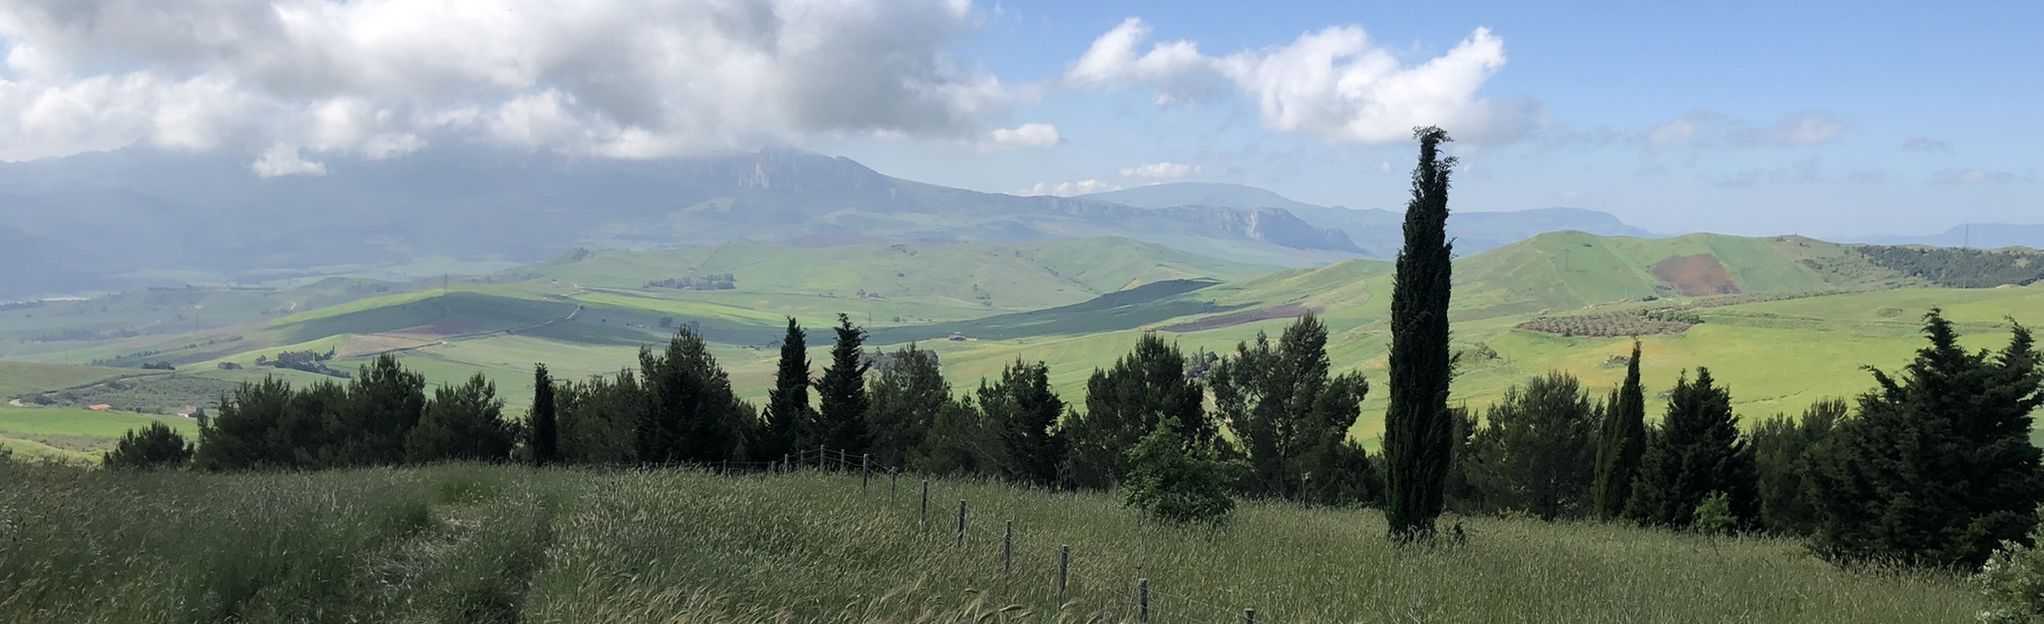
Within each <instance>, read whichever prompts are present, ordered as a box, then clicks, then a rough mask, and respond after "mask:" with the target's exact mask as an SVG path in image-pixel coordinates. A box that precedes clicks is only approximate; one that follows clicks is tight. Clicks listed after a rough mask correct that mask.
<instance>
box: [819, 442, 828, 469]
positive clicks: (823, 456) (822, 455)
mask: <svg viewBox="0 0 2044 624" xmlns="http://www.w3.org/2000/svg"><path fill="white" fill-rule="evenodd" d="M829 455H830V453H826V452H824V450H823V445H821V444H818V445H816V470H817V471H818V472H821V471H822V470H823V458H825V457H828V456H829Z"/></svg>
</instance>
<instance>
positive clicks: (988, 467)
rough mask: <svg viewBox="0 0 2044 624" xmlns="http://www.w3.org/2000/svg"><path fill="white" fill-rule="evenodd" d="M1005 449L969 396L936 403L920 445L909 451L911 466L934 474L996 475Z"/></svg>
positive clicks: (1001, 465) (909, 465)
mask: <svg viewBox="0 0 2044 624" xmlns="http://www.w3.org/2000/svg"><path fill="white" fill-rule="evenodd" d="M1006 456H1007V454H1006V452H1005V451H1004V450H1003V449H1002V448H1001V440H1000V437H999V436H998V435H997V433H996V432H995V431H994V429H993V426H992V425H991V424H990V423H988V422H987V419H986V416H985V415H983V414H981V413H980V411H979V409H977V408H975V407H973V405H972V402H971V401H969V400H959V399H952V400H948V401H945V402H944V403H943V404H942V405H940V406H939V408H938V410H937V413H936V419H935V420H934V421H932V422H931V423H930V431H929V433H928V434H926V435H924V436H923V443H922V445H921V446H918V447H916V448H915V450H914V451H912V452H911V453H910V455H909V460H908V467H909V469H910V470H913V471H916V472H921V473H928V474H937V475H965V474H978V475H988V476H999V475H1000V474H1001V472H1000V471H1001V469H1002V467H1003V465H1004V458H1005V457H1006Z"/></svg>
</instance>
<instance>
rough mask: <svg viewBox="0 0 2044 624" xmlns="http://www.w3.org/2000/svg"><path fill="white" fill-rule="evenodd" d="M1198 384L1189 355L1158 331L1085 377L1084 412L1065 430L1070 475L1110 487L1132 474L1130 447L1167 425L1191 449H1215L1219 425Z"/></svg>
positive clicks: (1087, 484) (1093, 485) (1077, 480)
mask: <svg viewBox="0 0 2044 624" xmlns="http://www.w3.org/2000/svg"><path fill="white" fill-rule="evenodd" d="M1205 399H1206V396H1205V394H1204V393H1202V392H1201V391H1200V388H1199V383H1198V382H1195V381H1193V380H1191V379H1188V378H1187V377H1186V376H1185V355H1184V354H1183V353H1181V352H1180V351H1179V350H1178V347H1177V345H1173V344H1170V343H1166V342H1164V339H1163V338H1159V337H1157V336H1156V335H1155V334H1144V335H1143V336H1142V337H1141V338H1139V339H1137V340H1136V346H1135V349H1134V350H1133V351H1131V352H1129V353H1128V354H1127V355H1124V356H1122V357H1121V358H1119V359H1117V360H1115V362H1114V366H1113V367H1112V368H1109V369H1107V370H1100V369H1094V370H1093V376H1092V377H1090V378H1088V379H1087V380H1086V412H1085V413H1084V414H1081V415H1079V416H1078V417H1076V418H1074V419H1073V420H1072V422H1071V423H1070V424H1069V426H1068V427H1067V428H1066V431H1067V434H1066V436H1065V439H1066V440H1067V441H1068V442H1069V443H1070V444H1071V458H1072V479H1073V481H1074V483H1075V484H1076V485H1078V486H1081V487H1089V488H1108V487H1113V486H1114V485H1115V484H1117V483H1120V482H1122V481H1123V480H1125V479H1126V478H1128V459H1127V456H1128V450H1129V448H1131V447H1134V446H1135V445H1136V443H1137V442H1140V441H1142V439H1143V438H1144V437H1145V436H1148V435H1149V434H1150V433H1151V432H1153V431H1156V430H1158V429H1159V428H1163V429H1165V430H1168V431H1170V432H1172V433H1173V434H1175V435H1177V436H1178V438H1179V440H1180V441H1181V442H1182V443H1183V444H1185V445H1187V446H1188V447H1199V448H1211V447H1212V446H1213V444H1214V442H1215V440H1216V438H1217V437H1218V429H1219V427H1218V426H1217V425H1215V424H1214V422H1213V420H1212V419H1210V418H1208V417H1207V413H1206V409H1205V408H1204V407H1203V406H1202V405H1201V403H1202V402H1204V401H1205Z"/></svg>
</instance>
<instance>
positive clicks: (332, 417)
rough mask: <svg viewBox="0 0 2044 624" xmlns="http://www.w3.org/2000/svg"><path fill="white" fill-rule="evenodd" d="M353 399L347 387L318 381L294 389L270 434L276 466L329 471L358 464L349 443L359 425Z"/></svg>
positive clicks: (358, 455) (356, 455)
mask: <svg viewBox="0 0 2044 624" xmlns="http://www.w3.org/2000/svg"><path fill="white" fill-rule="evenodd" d="M357 407H358V406H357V404H356V397H355V396H354V395H352V394H351V393H350V392H349V388H348V387H346V386H342V385H341V384H337V383H334V382H332V381H329V380H324V379H322V380H319V381H315V382H313V383H312V385H309V386H306V387H304V388H300V389H298V391H297V392H296V393H292V394H291V398H290V400H289V401H288V402H287V403H286V404H285V408H284V413H283V415H282V416H281V417H280V418H278V419H277V422H276V424H275V428H274V429H273V430H272V431H271V432H270V438H269V444H270V446H271V448H273V449H275V450H274V451H273V454H274V455H275V457H276V459H275V462H274V463H273V464H272V465H273V466H276V467H286V466H288V467H293V468H332V467H340V466H353V465H359V464H361V463H362V461H363V460H362V459H361V456H360V453H359V452H357V451H356V450H355V449H356V448H357V447H356V446H353V445H355V444H358V443H357V442H353V440H356V439H357V438H356V434H357V432H356V431H355V430H354V429H352V427H354V426H355V423H357V422H360V421H359V420H355V419H354V418H352V417H351V414H353V413H357V412H358V410H357Z"/></svg>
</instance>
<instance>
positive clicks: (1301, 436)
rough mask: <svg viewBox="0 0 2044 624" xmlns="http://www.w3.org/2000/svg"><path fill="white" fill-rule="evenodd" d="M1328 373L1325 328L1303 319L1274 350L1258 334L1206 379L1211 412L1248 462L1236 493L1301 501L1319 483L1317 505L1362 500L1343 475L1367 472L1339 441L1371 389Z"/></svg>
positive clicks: (1357, 378)
mask: <svg viewBox="0 0 2044 624" xmlns="http://www.w3.org/2000/svg"><path fill="white" fill-rule="evenodd" d="M1329 368H1330V366H1329V362H1328V359H1327V327H1326V326H1325V325H1322V324H1321V323H1320V320H1319V319H1318V318H1315V317H1314V316H1313V315H1310V314H1308V315H1306V316H1303V317H1300V318H1299V320H1298V321H1296V322H1294V323H1292V325H1291V326H1290V327H1287V328H1285V332H1284V334H1283V335H1282V336H1281V337H1279V339H1278V342H1277V344H1276V345H1275V346H1273V345H1272V344H1271V342H1270V339H1269V337H1267V336H1265V335H1263V334H1261V333H1259V334H1257V336H1256V343H1255V346H1250V345H1249V344H1246V343H1240V344H1237V345H1236V346H1235V357H1234V358H1233V359H1230V360H1224V361H1222V362H1219V363H1217V364H1215V365H1214V368H1213V371H1212V372H1211V373H1209V375H1208V377H1209V385H1211V386H1212V387H1213V389H1214V408H1215V410H1216V411H1217V412H1219V415H1220V419H1221V420H1223V421H1226V422H1228V423H1229V427H1230V429H1232V430H1233V431H1234V433H1235V438H1236V440H1237V441H1238V442H1239V443H1240V444H1241V446H1242V451H1243V452H1244V453H1245V454H1247V455H1248V460H1249V475H1248V478H1247V479H1246V480H1245V483H1243V488H1244V489H1245V490H1247V491H1248V492H1250V493H1251V494H1252V495H1257V496H1270V497H1277V498H1286V499H1294V500H1299V499H1305V498H1308V496H1307V492H1308V489H1309V485H1311V484H1312V483H1313V482H1316V481H1317V482H1325V484H1326V485H1325V486H1324V487H1318V486H1314V489H1316V490H1317V492H1318V498H1321V499H1324V500H1328V501H1329V502H1343V501H1344V500H1345V499H1348V498H1350V497H1351V496H1353V495H1358V494H1360V495H1363V496H1367V495H1368V490H1369V489H1370V488H1369V487H1368V481H1367V480H1365V481H1361V482H1356V483H1350V484H1348V485H1342V483H1343V482H1344V480H1346V479H1348V478H1349V477H1350V476H1352V475H1344V474H1342V471H1346V470H1353V469H1355V468H1357V467H1358V466H1359V465H1360V466H1367V465H1368V458H1367V456H1365V457H1362V458H1360V459H1358V458H1357V457H1355V456H1354V454H1353V451H1354V450H1360V447H1358V448H1357V449H1348V448H1346V440H1347V438H1348V431H1349V428H1351V427H1353V426H1354V425H1355V422H1356V419H1357V418H1358V417H1360V416H1361V415H1362V402H1363V397H1364V396H1365V395H1367V394H1369V391H1370V384H1369V383H1368V382H1366V381H1364V380H1363V378H1362V376H1361V375H1357V374H1354V373H1348V374H1343V375H1334V376H1331V375H1330V372H1329ZM1363 476H1365V477H1367V475H1363ZM1359 487H1360V488H1361V489H1360V490H1359V489H1358V488H1359Z"/></svg>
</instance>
